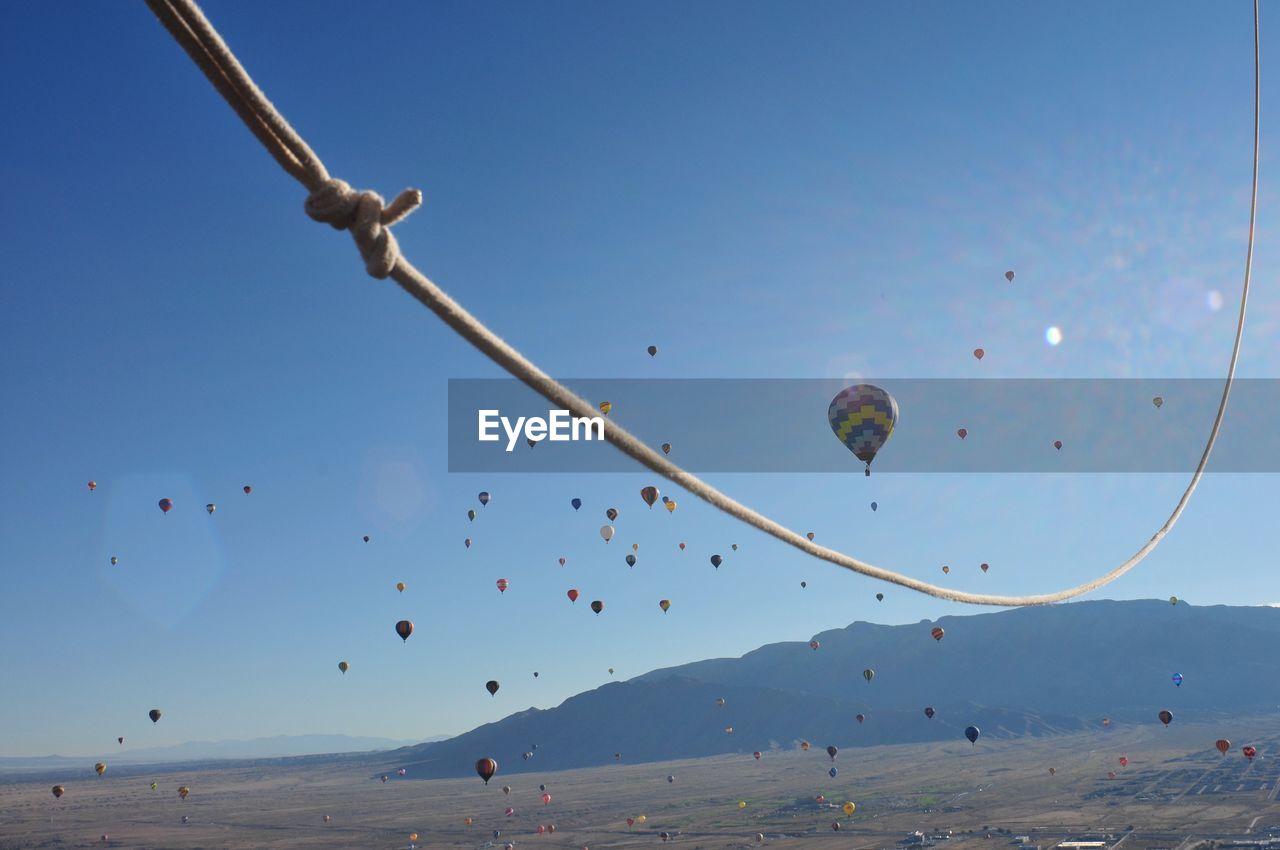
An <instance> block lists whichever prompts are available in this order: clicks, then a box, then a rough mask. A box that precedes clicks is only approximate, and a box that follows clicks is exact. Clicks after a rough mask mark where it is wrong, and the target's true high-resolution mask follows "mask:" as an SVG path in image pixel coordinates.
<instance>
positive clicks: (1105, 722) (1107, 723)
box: [1102, 717, 1111, 726]
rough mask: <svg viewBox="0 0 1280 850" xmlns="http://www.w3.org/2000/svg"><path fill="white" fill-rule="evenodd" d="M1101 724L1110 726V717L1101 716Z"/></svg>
mask: <svg viewBox="0 0 1280 850" xmlns="http://www.w3.org/2000/svg"><path fill="white" fill-rule="evenodd" d="M1102 725H1103V726H1110V725H1111V718H1110V717H1104V718H1102Z"/></svg>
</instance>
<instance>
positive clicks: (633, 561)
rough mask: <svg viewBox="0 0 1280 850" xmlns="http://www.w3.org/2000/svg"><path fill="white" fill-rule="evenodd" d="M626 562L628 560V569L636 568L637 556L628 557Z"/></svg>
mask: <svg viewBox="0 0 1280 850" xmlns="http://www.w3.org/2000/svg"><path fill="white" fill-rule="evenodd" d="M625 560H626V562H627V566H628V567H634V566H635V565H636V556H635V555H628V556H627V557H626V559H625Z"/></svg>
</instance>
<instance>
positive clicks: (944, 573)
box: [942, 564, 951, 576]
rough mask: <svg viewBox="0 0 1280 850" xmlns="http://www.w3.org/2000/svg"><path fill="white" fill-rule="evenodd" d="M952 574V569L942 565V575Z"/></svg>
mask: <svg viewBox="0 0 1280 850" xmlns="http://www.w3.org/2000/svg"><path fill="white" fill-rule="evenodd" d="M950 572H951V567H948V566H947V565H946V564H943V565H942V574H943V575H944V576H945V575H947V574H948V573H950Z"/></svg>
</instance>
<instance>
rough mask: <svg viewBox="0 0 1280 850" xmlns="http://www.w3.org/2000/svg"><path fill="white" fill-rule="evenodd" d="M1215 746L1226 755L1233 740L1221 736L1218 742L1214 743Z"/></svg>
mask: <svg viewBox="0 0 1280 850" xmlns="http://www.w3.org/2000/svg"><path fill="white" fill-rule="evenodd" d="M1214 746H1215V747H1217V748H1218V752H1220V753H1222V754H1223V755H1224V756H1225V755H1226V754H1227V751H1228V750H1230V749H1231V742H1230V741H1228V740H1227V739H1226V738H1219V739H1218V741H1217V743H1215V744H1214Z"/></svg>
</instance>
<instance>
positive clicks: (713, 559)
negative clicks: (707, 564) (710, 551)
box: [711, 555, 724, 570]
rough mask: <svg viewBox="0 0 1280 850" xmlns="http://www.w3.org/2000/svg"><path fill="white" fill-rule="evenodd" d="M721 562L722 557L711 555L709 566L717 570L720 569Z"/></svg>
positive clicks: (722, 560) (722, 561)
mask: <svg viewBox="0 0 1280 850" xmlns="http://www.w3.org/2000/svg"><path fill="white" fill-rule="evenodd" d="M723 563H724V558H721V557H720V556H719V555H712V556H711V566H713V567H715V568H716V569H717V570H718V569H720V565H721V564H723Z"/></svg>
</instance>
